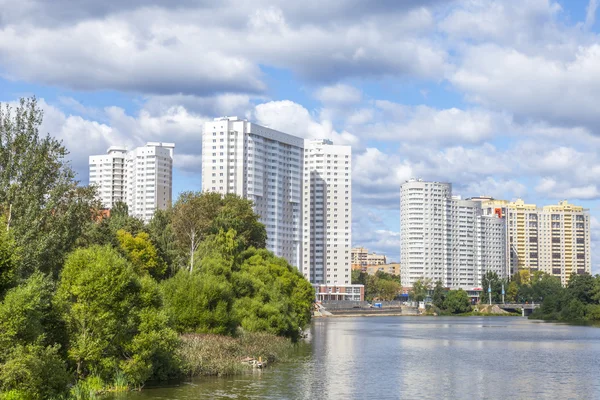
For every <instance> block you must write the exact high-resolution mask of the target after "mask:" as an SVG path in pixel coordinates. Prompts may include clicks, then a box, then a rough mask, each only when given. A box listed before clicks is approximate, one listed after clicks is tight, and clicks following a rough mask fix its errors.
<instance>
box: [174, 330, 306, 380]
mask: <svg viewBox="0 0 600 400" xmlns="http://www.w3.org/2000/svg"><path fill="white" fill-rule="evenodd" d="M295 346H296V345H295V344H294V343H292V341H291V340H290V339H287V338H283V337H280V336H275V335H272V334H269V333H250V332H244V333H241V334H240V335H238V336H237V337H230V336H221V335H210V334H187V335H182V336H181V346H180V348H179V350H178V355H179V357H180V359H181V362H182V371H183V372H184V374H185V375H186V376H187V377H190V378H191V377H199V376H214V375H216V376H226V375H238V374H242V373H244V372H246V371H248V370H251V369H252V368H253V366H252V365H251V364H250V363H249V362H248V361H249V360H250V359H254V360H261V362H262V364H263V366H267V365H271V364H272V363H275V362H280V361H285V360H287V359H288V358H289V357H290V356H291V355H292V354H293V352H294V349H295Z"/></svg>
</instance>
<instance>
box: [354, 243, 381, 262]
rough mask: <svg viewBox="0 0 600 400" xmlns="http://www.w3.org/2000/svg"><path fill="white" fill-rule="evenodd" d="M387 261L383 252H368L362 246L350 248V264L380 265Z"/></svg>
mask: <svg viewBox="0 0 600 400" xmlns="http://www.w3.org/2000/svg"><path fill="white" fill-rule="evenodd" d="M385 263H387V258H386V256H385V255H383V254H377V253H369V250H367V249H365V248H364V247H354V248H352V265H362V266H364V265H380V264H385Z"/></svg>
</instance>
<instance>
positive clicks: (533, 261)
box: [482, 199, 592, 285]
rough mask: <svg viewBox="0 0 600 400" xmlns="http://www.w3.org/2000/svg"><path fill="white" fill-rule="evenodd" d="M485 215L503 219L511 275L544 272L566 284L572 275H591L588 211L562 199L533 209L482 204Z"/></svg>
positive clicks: (512, 204) (503, 203) (518, 204)
mask: <svg viewBox="0 0 600 400" xmlns="http://www.w3.org/2000/svg"><path fill="white" fill-rule="evenodd" d="M482 206H483V208H484V213H485V214H486V215H492V214H497V215H499V216H502V217H504V219H505V223H506V232H507V238H508V240H507V247H508V249H507V250H508V253H509V260H510V266H511V273H515V272H516V271H517V270H518V269H529V270H530V271H537V270H539V271H544V272H547V273H549V274H552V275H554V276H557V277H560V278H561V282H562V283H563V285H566V283H567V281H568V279H569V277H570V276H571V274H572V273H578V274H582V273H585V272H587V273H591V270H592V262H591V254H590V253H591V251H590V250H591V242H590V241H591V238H590V215H589V210H587V209H584V208H583V207H580V206H575V205H573V204H570V203H569V202H567V201H566V200H564V201H560V202H559V203H558V204H557V205H549V206H544V207H542V208H539V207H537V206H536V205H535V204H527V203H525V202H524V201H523V200H521V199H518V200H516V201H514V202H509V201H506V200H493V199H492V200H487V201H483V202H482Z"/></svg>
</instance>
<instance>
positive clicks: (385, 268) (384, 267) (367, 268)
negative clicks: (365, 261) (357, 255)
mask: <svg viewBox="0 0 600 400" xmlns="http://www.w3.org/2000/svg"><path fill="white" fill-rule="evenodd" d="M352 270H353V271H357V270H358V271H362V272H366V273H367V274H369V275H375V273H376V272H377V271H382V272H385V273H388V274H392V275H398V276H400V263H391V264H377V265H359V264H352Z"/></svg>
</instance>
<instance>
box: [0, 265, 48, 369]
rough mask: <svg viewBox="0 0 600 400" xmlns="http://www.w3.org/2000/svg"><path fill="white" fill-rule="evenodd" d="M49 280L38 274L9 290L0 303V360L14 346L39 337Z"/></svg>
mask: <svg viewBox="0 0 600 400" xmlns="http://www.w3.org/2000/svg"><path fill="white" fill-rule="evenodd" d="M51 299H52V283H51V282H50V280H49V279H48V278H47V277H45V276H44V275H42V274H41V273H39V272H38V273H35V274H33V275H32V276H31V277H30V278H29V279H28V280H27V281H26V282H24V283H23V284H22V285H19V286H17V287H15V288H12V289H10V290H9V291H8V292H7V293H6V296H5V298H4V300H3V301H2V303H0V361H1V360H2V359H3V355H6V354H8V353H9V352H10V350H11V349H13V348H14V347H16V346H18V345H22V346H25V345H28V344H32V343H38V342H40V341H42V340H43V338H44V336H45V333H46V332H45V330H46V327H47V324H48V323H49V318H50V317H51Z"/></svg>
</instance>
